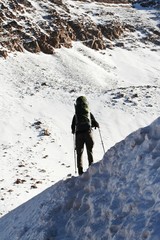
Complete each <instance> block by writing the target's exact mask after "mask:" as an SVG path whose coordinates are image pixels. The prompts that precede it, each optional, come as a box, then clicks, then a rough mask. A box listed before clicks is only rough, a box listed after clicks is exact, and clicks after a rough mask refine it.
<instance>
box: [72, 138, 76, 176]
mask: <svg viewBox="0 0 160 240" xmlns="http://www.w3.org/2000/svg"><path fill="white" fill-rule="evenodd" d="M73 147H74V163H75V173H77V166H76V145H75V137H74V134H73Z"/></svg>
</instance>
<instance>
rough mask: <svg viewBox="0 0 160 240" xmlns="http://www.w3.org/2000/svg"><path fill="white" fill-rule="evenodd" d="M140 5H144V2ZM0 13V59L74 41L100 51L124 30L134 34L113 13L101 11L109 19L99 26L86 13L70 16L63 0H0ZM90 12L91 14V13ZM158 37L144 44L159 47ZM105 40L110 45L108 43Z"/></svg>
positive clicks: (46, 50)
mask: <svg viewBox="0 0 160 240" xmlns="http://www.w3.org/2000/svg"><path fill="white" fill-rule="evenodd" d="M97 1H100V2H102V4H105V3H117V4H119V3H123V4H125V3H128V2H129V0H97ZM151 1H152V2H156V0H151ZM104 2H105V3H104ZM140 2H142V3H143V2H145V0H143V1H140ZM33 4H34V5H33ZM70 7H72V6H70ZM0 10H1V11H0V56H3V57H4V58H6V57H7V55H8V54H9V53H10V52H13V51H19V52H22V51H24V50H27V51H29V52H31V53H38V52H43V53H46V54H53V53H54V51H55V48H60V47H61V46H63V47H66V48H70V47H72V42H73V41H81V42H82V43H83V44H85V45H86V46H88V47H90V48H93V49H95V50H99V49H101V50H103V49H105V48H106V47H108V46H109V45H112V42H114V41H115V40H116V39H119V38H120V37H122V36H123V35H124V34H125V32H126V31H127V32H128V31H129V32H133V31H135V28H134V27H133V26H132V25H130V24H127V23H124V22H122V21H121V20H120V19H119V18H116V19H115V16H114V13H113V12H104V14H106V15H108V16H110V18H109V20H107V21H106V22H102V23H98V22H96V23H95V22H94V21H93V19H92V17H91V16H90V15H89V14H88V13H87V12H86V13H85V14H82V15H77V14H76V13H75V14H74V13H73V12H72V14H71V13H70V8H69V7H68V6H67V5H65V4H64V3H63V1H62V0H46V1H44V0H39V1H34V2H33V1H29V0H10V1H5V0H1V1H0ZM89 13H90V14H91V15H94V12H92V11H89ZM96 14H97V17H101V16H100V14H101V13H96ZM158 38H159V32H158V33H157V32H156V31H154V33H153V32H152V34H151V33H150V34H148V36H146V38H145V39H143V41H151V42H154V43H155V44H159V40H158ZM107 40H108V42H109V41H110V43H111V44H108V42H107ZM116 44H117V43H116ZM116 44H115V45H116ZM120 45H123V44H122V43H120V44H119V46H120Z"/></svg>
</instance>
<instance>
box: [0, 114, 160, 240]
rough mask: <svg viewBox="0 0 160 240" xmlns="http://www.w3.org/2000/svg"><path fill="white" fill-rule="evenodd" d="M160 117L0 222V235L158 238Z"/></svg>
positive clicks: (70, 237) (63, 237)
mask: <svg viewBox="0 0 160 240" xmlns="http://www.w3.org/2000/svg"><path fill="white" fill-rule="evenodd" d="M159 156H160V118H158V119H157V120H156V121H154V122H153V123H152V124H151V125H149V126H147V127H145V128H142V129H139V130H138V131H136V132H134V133H132V134H130V135H129V136H128V137H127V138H126V139H124V140H123V141H121V142H119V143H117V144H116V145H115V146H113V147H112V148H110V150H109V151H108V152H107V153H106V154H105V156H104V158H103V160H102V161H100V162H98V163H96V164H93V165H92V166H91V167H90V168H89V170H88V171H87V172H85V173H84V174H83V175H82V176H80V177H79V178H77V177H72V178H70V179H68V180H65V181H60V182H58V183H57V184H55V185H54V186H53V187H51V188H49V189H47V190H46V191H44V192H43V193H41V194H40V195H38V196H36V197H35V198H33V199H32V200H30V201H28V202H27V203H25V204H23V205H21V206H20V207H18V208H17V209H16V210H14V211H12V212H11V213H9V214H8V215H6V216H4V217H3V218H2V219H1V221H0V229H1V239H3V240H8V239H23V240H25V239H27V240H28V239H30V240H34V239H39V240H44V239H93V240H94V239H108V240H110V239H117V240H119V239H126V240H130V239H150V240H151V239H159V235H160V229H159V214H160V212H159V203H160V196H159V190H160V186H159V181H160V178H159V169H160V157H159Z"/></svg>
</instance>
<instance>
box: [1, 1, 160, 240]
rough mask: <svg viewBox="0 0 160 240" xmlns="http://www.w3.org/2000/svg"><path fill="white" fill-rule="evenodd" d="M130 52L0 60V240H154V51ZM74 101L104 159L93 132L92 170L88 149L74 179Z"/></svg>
mask: <svg viewBox="0 0 160 240" xmlns="http://www.w3.org/2000/svg"><path fill="white" fill-rule="evenodd" d="M71 3H72V4H73V3H74V4H76V3H75V2H71ZM77 4H80V5H82V3H79V2H78V3H77ZM93 5H94V6H96V4H95V3H94V4H93ZM87 7H88V4H87V3H86V5H84V9H87ZM103 8H104V6H103ZM81 10H82V9H81ZM112 10H113V9H112ZM136 11H138V10H136V9H135V10H134V12H136ZM141 11H142V12H138V13H137V14H138V15H137V16H139V14H141V15H142V16H143V15H144V17H143V19H144V20H146V19H147V21H148V24H149V23H150V21H151V26H152V25H153V22H154V21H153V18H152V15H150V14H152V12H150V11H144V10H141ZM150 16H151V17H150ZM149 17H150V18H149ZM129 21H131V19H129ZM155 24H156V23H155ZM134 44H136V43H134ZM129 47H130V45H128V48H129ZM128 48H114V49H112V50H111V49H106V50H104V51H99V52H97V51H94V50H92V49H89V48H87V47H85V46H84V45H83V44H82V43H80V42H75V43H73V48H72V49H66V48H61V49H57V50H56V51H55V54H54V55H45V54H42V53H41V54H31V53H28V52H25V53H17V54H16V53H13V54H10V56H9V57H8V58H7V59H6V60H4V59H2V58H0V84H1V88H0V110H1V111H0V136H1V138H0V159H1V160H0V168H1V175H0V214H1V219H0V240H16V239H18V240H34V239H36V240H37V239H38V240H42V239H43V240H47V239H48V240H52V239H56V240H63V239H65V240H67V239H70V240H72V239H74V240H76V239H84V240H88V239H92V240H94V239H95V240H99V239H103V240H105V239H107V240H110V239H114V240H121V239H123V240H124V239H125V240H127V239H128V240H138V239H150V240H159V236H160V229H159V218H160V216H159V215H160V195H159V192H160V187H159V186H160V184H159V183H160V178H159V167H160V119H159V118H158V117H159V116H160V109H159V106H160V67H159V66H160V54H159V48H158V46H154V51H153V45H152V44H150V45H147V47H145V45H143V44H142V43H137V47H136V48H133V49H132V50H131V51H129V50H128ZM80 95H85V96H86V97H87V99H88V101H89V103H90V108H91V112H92V113H93V114H94V116H95V118H96V120H97V121H98V122H99V124H100V129H101V133H102V138H103V142H104V145H105V150H106V153H105V155H104V152H103V148H102V144H101V139H100V135H99V131H98V130H94V129H93V135H94V140H95V146H94V159H95V164H93V165H92V166H91V167H90V168H89V169H88V164H87V159H86V153H85V152H84V169H85V170H86V172H85V173H84V174H83V175H82V176H81V177H77V174H76V173H75V161H74V150H73V149H74V146H73V145H74V144H73V135H72V134H71V128H70V125H71V121H72V117H73V114H74V103H75V100H76V98H77V97H78V96H80ZM154 120H155V121H154ZM37 121H40V122H41V123H40V125H37V124H36V123H37ZM153 121H154V122H153ZM152 122H153V123H152ZM151 123H152V124H151ZM149 124H151V125H149ZM147 125H149V126H148V127H145V126H147ZM143 127H145V128H143ZM45 130H47V131H48V132H49V134H48V135H45V134H44V131H45ZM134 131H136V132H134ZM132 132H133V133H132ZM128 135H129V136H128ZM127 136H128V137H127ZM103 155H104V156H103ZM17 180H19V184H18V183H17ZM47 188H48V189H47Z"/></svg>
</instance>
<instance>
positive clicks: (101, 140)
mask: <svg viewBox="0 0 160 240" xmlns="http://www.w3.org/2000/svg"><path fill="white" fill-rule="evenodd" d="M98 130H99V135H100V139H101V143H102V148H103V151H104V153H105V152H106V151H105V148H104V143H103V140H102V134H101V131H100V128H98Z"/></svg>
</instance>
